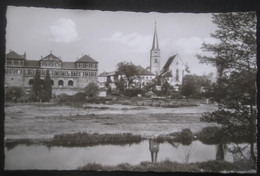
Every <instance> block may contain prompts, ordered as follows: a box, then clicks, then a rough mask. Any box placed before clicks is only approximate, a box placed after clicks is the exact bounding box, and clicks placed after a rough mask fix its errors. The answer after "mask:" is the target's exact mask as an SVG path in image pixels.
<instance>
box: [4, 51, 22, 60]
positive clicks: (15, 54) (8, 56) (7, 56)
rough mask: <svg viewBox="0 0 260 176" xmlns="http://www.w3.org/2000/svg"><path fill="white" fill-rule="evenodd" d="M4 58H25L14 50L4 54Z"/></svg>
mask: <svg viewBox="0 0 260 176" xmlns="http://www.w3.org/2000/svg"><path fill="white" fill-rule="evenodd" d="M5 58H8V59H25V56H24V55H19V54H17V53H16V52H14V51H10V52H9V53H8V54H6V55H5Z"/></svg>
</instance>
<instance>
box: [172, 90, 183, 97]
mask: <svg viewBox="0 0 260 176" xmlns="http://www.w3.org/2000/svg"><path fill="white" fill-rule="evenodd" d="M170 96H171V98H172V99H182V95H181V93H180V92H176V91H173V92H171V95H170Z"/></svg>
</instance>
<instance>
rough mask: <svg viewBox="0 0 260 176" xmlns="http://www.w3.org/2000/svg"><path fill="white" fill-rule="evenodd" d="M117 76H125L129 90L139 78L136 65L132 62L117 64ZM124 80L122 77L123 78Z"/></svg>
mask: <svg viewBox="0 0 260 176" xmlns="http://www.w3.org/2000/svg"><path fill="white" fill-rule="evenodd" d="M116 74H117V75H121V76H124V77H125V78H126V87H127V88H128V87H129V86H130V85H131V84H132V83H133V82H134V80H135V79H137V77H138V71H137V69H136V67H135V65H134V64H132V63H131V62H129V63H128V62H120V63H118V64H117V73H116ZM121 78H122V77H121Z"/></svg>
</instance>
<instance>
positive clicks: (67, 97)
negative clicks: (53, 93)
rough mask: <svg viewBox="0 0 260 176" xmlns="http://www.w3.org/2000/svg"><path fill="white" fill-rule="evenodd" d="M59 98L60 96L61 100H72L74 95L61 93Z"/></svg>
mask: <svg viewBox="0 0 260 176" xmlns="http://www.w3.org/2000/svg"><path fill="white" fill-rule="evenodd" d="M58 98H59V102H62V103H64V102H71V100H72V96H70V95H67V94H60V95H58Z"/></svg>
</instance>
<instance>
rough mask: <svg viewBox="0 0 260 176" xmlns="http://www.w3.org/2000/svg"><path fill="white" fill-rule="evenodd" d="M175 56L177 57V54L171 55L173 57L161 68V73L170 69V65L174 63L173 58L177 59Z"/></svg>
mask: <svg viewBox="0 0 260 176" xmlns="http://www.w3.org/2000/svg"><path fill="white" fill-rule="evenodd" d="M175 57H176V55H174V56H171V57H170V58H169V59H168V60H167V62H166V63H165V65H164V67H163V68H162V70H161V73H160V74H161V75H162V74H164V73H165V72H167V71H169V67H170V65H171V64H172V62H173V60H174V59H175Z"/></svg>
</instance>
